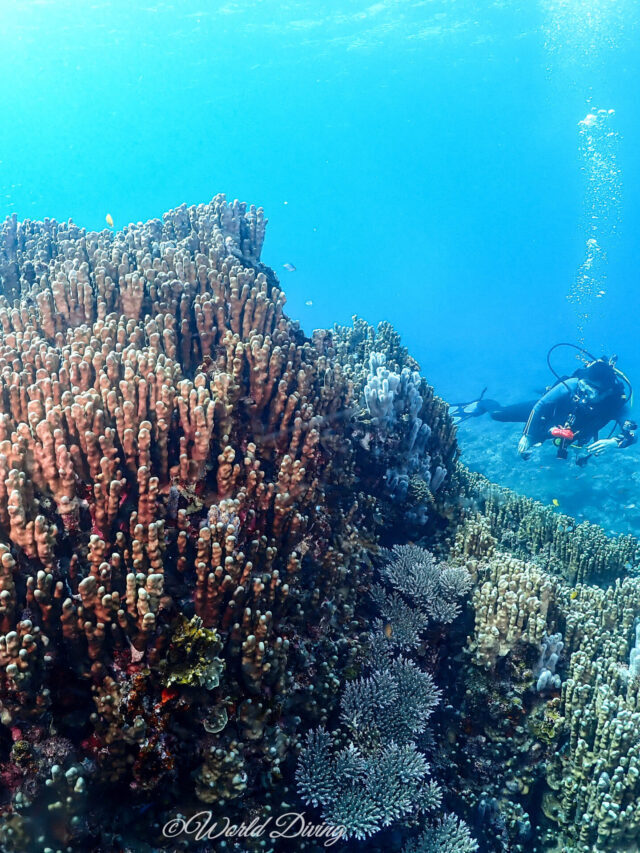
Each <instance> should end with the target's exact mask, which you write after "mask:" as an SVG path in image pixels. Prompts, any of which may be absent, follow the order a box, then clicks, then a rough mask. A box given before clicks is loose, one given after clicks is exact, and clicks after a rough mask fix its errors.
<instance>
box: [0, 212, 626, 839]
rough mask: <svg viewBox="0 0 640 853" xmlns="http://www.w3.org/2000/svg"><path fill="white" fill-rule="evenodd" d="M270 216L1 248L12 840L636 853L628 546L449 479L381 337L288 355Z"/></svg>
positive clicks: (172, 215)
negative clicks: (220, 838)
mask: <svg viewBox="0 0 640 853" xmlns="http://www.w3.org/2000/svg"><path fill="white" fill-rule="evenodd" d="M265 224H266V220H265V218H264V215H263V212H262V210H261V209H259V208H258V209H256V208H254V207H248V206H247V205H244V204H241V203H239V202H233V203H228V202H227V201H226V199H225V198H224V196H216V197H215V198H214V199H213V200H212V202H211V203H210V204H203V205H197V206H192V207H187V206H186V205H182V206H181V207H179V208H176V209H175V210H172V211H169V212H168V213H167V214H165V215H164V217H163V218H162V220H159V219H156V220H151V221H149V222H147V223H138V224H135V225H134V224H132V225H129V226H128V227H127V228H125V229H123V230H122V231H119V232H117V233H112V232H111V231H106V230H105V231H103V232H100V233H95V232H87V231H85V230H83V229H81V228H79V227H77V226H76V225H74V224H73V223H72V222H69V223H58V222H55V221H54V220H48V219H47V220H45V221H44V222H32V221H29V220H27V221H24V222H18V220H17V219H16V218H15V217H14V218H10V219H8V220H7V221H6V222H5V223H4V225H3V226H2V229H1V230H0V285H1V287H2V295H1V296H0V847H1V849H2V850H3V851H5V850H6V851H7V853H17V852H18V851H20V853H22V851H26V853H31V851H33V853H36V851H37V853H40V851H42V850H52V851H53V850H62V849H64V850H67V851H73V850H95V851H96V853H112V851H113V853H115V851H117V850H123V849H132V850H141V851H142V850H146V849H147V847H149V849H169V850H174V849H175V850H177V849H182V848H183V847H184V846H185V845H186V844H187V840H186V839H182V840H181V841H180V842H179V843H178V844H177V846H176V845H175V844H174V842H169V843H167V840H166V839H163V837H162V827H163V825H164V824H165V823H166V822H167V821H169V820H174V821H178V823H179V821H180V820H181V819H182V818H181V816H184V815H191V814H197V813H198V811H199V810H202V809H210V810H211V814H212V815H213V817H214V819H216V820H217V819H221V820H228V821H230V822H234V821H235V822H238V821H244V820H246V819H253V818H255V817H256V815H264V814H267V815H275V814H277V813H278V810H283V811H286V810H289V809H290V808H291V806H292V804H295V807H296V808H301V805H300V803H301V801H302V802H304V803H305V805H307V806H308V807H309V808H310V809H317V813H318V815H321V816H323V818H324V820H325V821H326V822H327V823H328V824H329V825H330V826H331V827H333V829H334V830H340V828H341V827H343V829H344V834H345V835H346V836H349V837H350V838H351V839H352V840H351V841H350V842H349V843H350V844H353V845H356V844H357V840H358V839H366V840H365V844H366V845H367V849H368V850H369V849H370V850H394V851H401V850H404V851H405V853H419V852H420V851H435V850H438V851H453V850H456V851H473V850H476V849H479V850H482V851H483V853H507V851H508V853H543V851H548V853H560V851H563V853H619V851H623V850H624V851H625V853H633V851H637V850H638V849H640V811H639V806H638V803H639V802H640V782H639V781H638V780H639V779H640V752H639V746H638V738H637V731H638V726H639V725H640V677H639V675H638V673H639V672H640V663H639V661H640V652H639V649H640V627H639V622H640V578H638V574H639V565H638V564H639V563H640V545H639V544H638V540H637V539H635V538H634V537H633V536H630V535H623V536H609V535H607V533H605V531H604V530H603V529H602V528H600V527H598V526H597V525H594V524H591V523H588V522H581V523H578V522H577V521H576V520H575V519H573V518H571V517H569V516H568V515H564V514H561V513H559V512H557V511H556V509H555V508H552V507H550V506H544V505H542V504H540V503H537V502H536V501H533V500H531V499H529V498H525V497H522V496H520V495H517V494H515V493H514V492H511V491H510V490H509V489H506V488H504V487H502V486H497V485H494V484H492V483H490V482H489V481H488V480H486V479H485V478H484V477H482V476H481V475H479V474H474V473H472V472H470V471H468V470H467V469H466V468H465V467H464V466H463V465H461V464H460V463H459V462H458V443H457V439H456V429H455V427H454V425H453V423H452V420H451V418H450V417H449V415H448V407H447V404H446V403H445V402H444V401H443V400H441V399H440V398H438V397H437V396H436V395H435V393H434V390H433V388H431V386H430V385H429V384H428V382H427V381H426V379H425V378H424V377H423V376H422V375H421V373H420V369H419V367H418V365H417V363H416V362H415V361H414V360H413V359H412V358H411V356H410V355H409V354H408V352H407V350H406V349H405V348H404V347H403V346H402V344H401V342H400V339H399V337H398V335H397V333H396V332H395V331H394V330H393V329H392V328H391V326H389V324H386V323H381V324H380V325H379V326H378V327H377V328H373V327H372V326H370V325H369V324H367V323H366V322H364V321H363V320H360V319H358V318H354V322H353V325H352V326H350V327H338V326H336V327H334V328H333V329H332V330H316V331H315V332H314V333H313V335H312V336H311V337H310V338H309V337H307V336H305V334H304V333H303V332H302V330H301V329H300V328H299V326H298V325H297V324H296V323H295V322H294V321H292V320H291V319H290V318H289V317H287V315H286V314H285V312H284V304H285V297H284V294H283V293H282V291H281V289H280V286H279V282H278V280H277V277H276V276H275V274H274V273H273V271H272V270H270V269H269V268H268V267H266V266H265V265H264V264H263V263H262V262H261V260H260V256H261V248H262V244H263V240H264V234H265ZM296 791H297V792H298V795H297V794H296ZM440 808H442V809H443V810H444V812H441V813H440V815H439V817H437V816H436V812H437V811H438V809H440ZM443 815H444V816H443ZM340 831H342V830H340ZM183 842H184V843H183ZM298 842H299V843H298ZM226 843H227V847H228V849H229V850H236V851H238V853H239V852H240V851H242V853H246V851H248V850H251V849H264V848H265V846H266V842H264V843H263V842H261V841H260V840H251V839H249V838H247V839H245V840H243V841H242V843H241V842H239V841H238V842H236V841H232V840H229V841H227V842H226ZM296 844H297V846H298V847H299V849H305V850H307V851H316V850H318V849H321V848H322V842H321V841H320V840H318V839H316V840H315V841H314V840H313V839H312V838H310V837H309V838H304V839H303V838H300V839H298V841H297V842H296ZM193 849H194V850H198V851H200V853H205V851H206V853H209V851H210V850H212V849H215V847H212V845H211V843H209V842H207V841H206V840H205V841H203V842H202V843H198V844H197V845H194V847H193ZM267 849H273V850H279V849H287V848H286V846H285V847H282V848H280V847H278V845H277V844H275V843H274V844H273V845H272V847H271V848H267ZM289 849H291V848H290V847H289Z"/></svg>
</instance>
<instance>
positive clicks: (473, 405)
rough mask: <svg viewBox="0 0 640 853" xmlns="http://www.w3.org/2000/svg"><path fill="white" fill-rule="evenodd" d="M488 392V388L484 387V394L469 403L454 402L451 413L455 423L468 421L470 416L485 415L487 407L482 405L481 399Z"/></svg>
mask: <svg viewBox="0 0 640 853" xmlns="http://www.w3.org/2000/svg"><path fill="white" fill-rule="evenodd" d="M486 393H487V389H486V388H483V389H482V394H480V396H479V397H478V398H476V399H475V400H470V401H469V402H468V403H453V404H452V405H451V406H449V414H450V415H451V419H452V420H453V422H454V424H461V423H464V422H465V421H468V420H469V418H478V417H480V415H484V413H485V411H486V409H485V408H484V407H483V406H481V405H480V401H481V400H482V398H483V397H484V395H485V394H486Z"/></svg>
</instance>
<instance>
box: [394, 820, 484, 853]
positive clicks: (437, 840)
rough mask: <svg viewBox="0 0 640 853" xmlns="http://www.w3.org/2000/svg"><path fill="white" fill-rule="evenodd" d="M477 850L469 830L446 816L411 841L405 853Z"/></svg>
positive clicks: (471, 851) (454, 852) (460, 822)
mask: <svg viewBox="0 0 640 853" xmlns="http://www.w3.org/2000/svg"><path fill="white" fill-rule="evenodd" d="M477 849H478V845H477V843H476V842H475V841H474V840H473V838H471V835H470V833H469V828H468V827H467V826H466V825H465V824H464V823H463V822H462V821H461V820H459V819H458V818H457V817H455V816H454V815H445V816H444V817H443V818H441V819H440V820H438V821H436V823H435V824H434V825H433V826H429V827H427V829H425V830H424V832H422V834H421V835H420V836H419V838H417V839H416V840H415V841H409V843H408V844H406V845H405V847H404V850H403V853H474V851H475V850H477Z"/></svg>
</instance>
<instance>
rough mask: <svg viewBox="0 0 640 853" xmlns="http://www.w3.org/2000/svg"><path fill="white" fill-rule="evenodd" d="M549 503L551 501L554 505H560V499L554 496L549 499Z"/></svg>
mask: <svg viewBox="0 0 640 853" xmlns="http://www.w3.org/2000/svg"><path fill="white" fill-rule="evenodd" d="M551 503H552V504H553V505H554V506H560V501H559V500H558V498H554V499H553V500H552V501H551Z"/></svg>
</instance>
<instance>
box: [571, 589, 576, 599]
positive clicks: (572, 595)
mask: <svg viewBox="0 0 640 853" xmlns="http://www.w3.org/2000/svg"><path fill="white" fill-rule="evenodd" d="M570 597H571V598H572V599H573V598H577V597H578V590H577V589H574V590H573V591H572V593H571V596H570Z"/></svg>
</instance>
